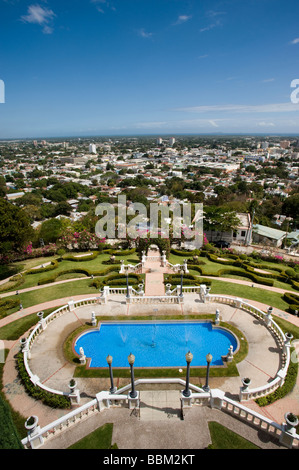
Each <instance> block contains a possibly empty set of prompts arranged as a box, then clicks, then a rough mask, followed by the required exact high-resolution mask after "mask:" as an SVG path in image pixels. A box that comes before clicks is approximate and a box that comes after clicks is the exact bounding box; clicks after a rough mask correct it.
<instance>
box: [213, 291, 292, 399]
mask: <svg viewBox="0 0 299 470" xmlns="http://www.w3.org/2000/svg"><path fill="white" fill-rule="evenodd" d="M206 301H208V302H217V303H225V304H228V305H232V306H234V307H237V308H241V309H243V310H245V311H247V312H248V313H251V314H252V315H254V316H255V317H256V318H258V319H259V320H260V321H261V322H263V323H264V324H265V326H266V328H268V330H269V331H270V332H271V333H272V335H273V336H274V337H275V339H276V342H277V344H278V346H279V347H280V349H281V362H282V367H281V368H280V369H279V370H278V371H277V373H276V376H275V378H274V379H273V380H271V382H269V383H266V384H265V385H263V386H261V387H257V388H252V389H249V388H248V387H246V386H244V387H241V388H240V394H239V397H240V401H243V400H253V399H256V398H259V397H263V396H265V395H268V394H269V393H272V392H274V391H275V390H276V389H277V388H279V387H281V386H282V385H283V384H284V381H285V377H286V374H287V370H288V367H289V364H290V360H291V354H290V347H291V344H290V340H289V339H288V337H287V335H285V334H284V332H283V331H282V329H281V328H280V327H279V326H278V325H277V323H276V322H275V321H274V320H273V318H272V315H271V313H272V308H271V307H270V309H268V312H267V313H265V312H263V311H262V310H261V309H259V308H257V307H254V306H253V305H251V304H249V303H248V302H246V301H244V300H243V299H240V298H238V297H229V296H224V295H218V294H208V295H207V296H206Z"/></svg>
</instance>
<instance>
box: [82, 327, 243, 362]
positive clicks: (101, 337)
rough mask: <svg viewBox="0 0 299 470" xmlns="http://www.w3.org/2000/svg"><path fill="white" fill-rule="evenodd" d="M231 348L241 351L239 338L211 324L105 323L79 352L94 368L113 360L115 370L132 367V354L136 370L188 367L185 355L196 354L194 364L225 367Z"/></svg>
mask: <svg viewBox="0 0 299 470" xmlns="http://www.w3.org/2000/svg"><path fill="white" fill-rule="evenodd" d="M230 345H232V346H233V349H234V350H235V349H236V348H237V340H236V338H235V337H234V336H233V335H232V334H230V333H229V332H228V331H226V330H223V329H221V328H215V327H213V328H212V324H211V323H210V322H157V323H152V322H147V323H145V322H144V323H103V324H101V326H100V329H97V330H93V331H90V332H87V333H84V334H82V335H81V336H80V337H79V338H78V339H77V341H76V344H75V351H76V352H77V353H78V354H80V353H79V349H80V347H82V348H83V350H84V354H85V356H86V357H87V358H91V363H90V367H107V362H106V357H107V356H108V354H110V355H111V356H112V357H113V367H129V364H128V355H129V354H130V353H132V354H134V356H135V358H136V359H135V364H134V365H135V367H184V366H186V360H185V355H186V353H187V352H188V351H191V352H192V354H193V360H192V365H193V366H204V365H206V355H207V354H208V353H211V354H212V356H213V361H212V364H211V365H222V364H223V362H222V360H221V356H222V355H226V354H227V352H228V349H229V347H230Z"/></svg>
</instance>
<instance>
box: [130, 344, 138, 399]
mask: <svg viewBox="0 0 299 470" xmlns="http://www.w3.org/2000/svg"><path fill="white" fill-rule="evenodd" d="M128 361H129V364H130V368H131V384H132V390H131V391H130V394H129V395H130V397H131V398H136V397H137V392H136V390H135V383H134V367H133V366H134V362H135V356H134V354H132V353H130V355H129V356H128Z"/></svg>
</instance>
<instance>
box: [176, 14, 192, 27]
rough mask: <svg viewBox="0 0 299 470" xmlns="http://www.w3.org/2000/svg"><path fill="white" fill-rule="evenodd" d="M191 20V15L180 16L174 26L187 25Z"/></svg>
mask: <svg viewBox="0 0 299 470" xmlns="http://www.w3.org/2000/svg"><path fill="white" fill-rule="evenodd" d="M191 18H192V16H191V15H180V16H179V17H178V19H177V20H176V22H175V23H174V25H177V24H182V23H186V21H189V20H191Z"/></svg>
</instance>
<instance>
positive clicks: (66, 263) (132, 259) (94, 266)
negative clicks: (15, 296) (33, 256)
mask: <svg viewBox="0 0 299 470" xmlns="http://www.w3.org/2000/svg"><path fill="white" fill-rule="evenodd" d="M110 256H111V255H110V254H109V253H103V254H100V255H99V256H97V257H96V258H95V259H91V260H84V261H72V260H62V261H60V262H59V263H58V266H57V268H55V269H53V270H51V271H46V272H44V273H36V274H27V275H25V277H24V283H23V284H22V285H21V286H20V287H19V290H21V289H27V288H29V287H35V286H37V285H38V283H39V282H40V281H43V280H46V279H51V277H52V276H53V275H56V274H59V273H63V271H65V270H72V269H73V270H76V269H88V270H89V271H90V272H91V273H92V272H94V273H96V272H99V271H103V270H104V269H106V268H107V267H108V266H109V265H107V264H103V261H108V260H109V258H110ZM53 259H55V258H54V257H51V258H38V262H37V263H34V264H33V262H34V261H37V260H27V261H30V262H31V263H29V262H28V263H27V265H26V269H31V268H32V267H33V266H39V265H41V264H46V263H48V262H49V261H51V260H53ZM120 259H124V260H125V263H126V264H127V263H132V264H137V263H138V261H139V259H138V256H137V255H136V254H135V253H134V254H131V255H127V256H123V257H117V261H118V263H119V264H120ZM82 276H84V274H83V275H82V274H81V273H80V274H79V273H72V272H70V273H67V274H62V275H61V276H58V277H57V279H56V280H57V281H61V280H65V279H73V278H74V277H77V278H80V277H82ZM8 287H9V290H11V291H15V290H16V288H15V287H13V286H12V287H11V286H10V285H8Z"/></svg>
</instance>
